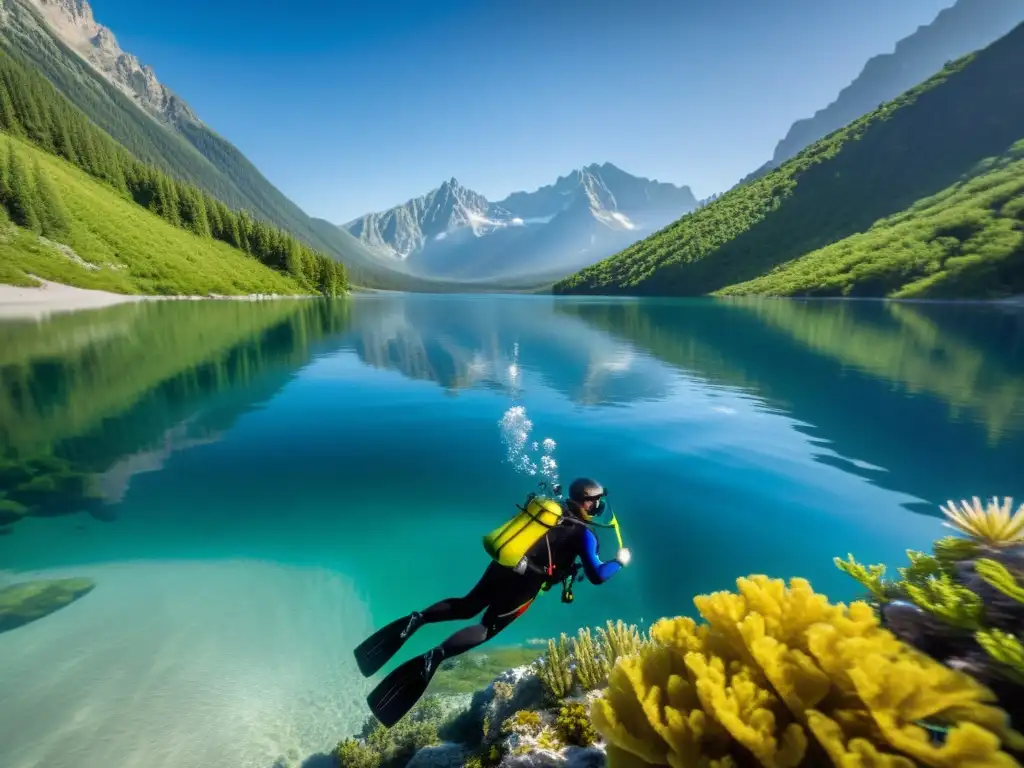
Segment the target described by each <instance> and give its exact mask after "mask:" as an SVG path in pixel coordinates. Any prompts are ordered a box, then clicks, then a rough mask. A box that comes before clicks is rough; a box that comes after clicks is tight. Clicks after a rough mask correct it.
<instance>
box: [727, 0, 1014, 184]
mask: <svg viewBox="0 0 1024 768" xmlns="http://www.w3.org/2000/svg"><path fill="white" fill-rule="evenodd" d="M1022 21H1024V3H1022V2H1020V0H957V2H956V3H954V4H953V5H952V6H951V7H949V8H944V9H943V10H942V11H940V12H939V13H938V15H937V16H936V17H935V19H934V20H933V21H932V22H931V23H930V24H927V25H924V26H921V27H918V29H917V31H915V32H914V33H913V34H911V35H908V36H907V37H905V38H903V39H902V40H899V41H898V42H897V43H896V46H895V49H894V50H893V51H892V52H891V53H884V54H880V55H878V56H874V57H872V58H870V59H868V61H867V63H866V64H865V65H864V68H863V69H862V70H861V72H860V74H859V75H858V76H857V77H856V78H855V79H854V80H853V82H851V83H850V84H849V85H848V86H846V87H845V88H843V90H841V91H840V92H839V95H838V96H837V97H836V100H835V101H833V102H832V103H831V104H829V105H828V106H827V107H825V108H824V109H820V110H818V111H817V112H815V113H814V116H813V117H809V118H806V119H803V120H798V121H796V122H795V123H793V125H792V126H791V127H790V129H789V131H788V132H787V133H786V136H785V138H783V139H782V140H780V141H779V143H778V144H777V145H776V147H775V153H774V155H773V156H772V159H771V160H770V161H768V162H767V163H765V164H764V165H763V166H761V168H759V169H758V170H756V171H754V172H753V173H752V174H750V175H749V176H748V177H747V178H746V179H744V181H749V180H751V179H753V178H757V177H759V176H762V175H764V174H765V173H767V172H768V171H769V170H771V169H772V168H777V167H778V166H780V165H782V163H784V162H786V161H787V160H789V159H790V158H792V157H794V156H795V155H796V154H797V153H799V152H800V151H801V150H802V149H804V148H805V147H807V146H809V145H810V144H813V143H814V142H815V141H817V140H818V139H821V138H824V137H825V136H827V135H828V134H830V133H832V132H833V131H835V130H838V129H839V128H842V127H843V126H844V125H847V124H848V123H851V122H853V121H854V120H856V119H857V118H858V117H861V116H862V115H866V114H867V113H868V112H871V111H872V110H874V109H875V108H876V107H877V106H878V105H879V104H881V103H882V102H885V101H889V100H891V99H894V98H896V97H897V96H899V95H900V94H901V93H903V92H904V91H907V90H909V89H911V88H912V87H914V86H915V85H917V84H918V83H920V82H922V81H923V80H925V79H927V78H928V77H930V76H931V75H932V74H933V73H935V72H938V71H939V70H940V69H941V68H942V67H943V66H944V65H945V64H946V63H947V62H949V61H951V60H953V59H959V58H960V57H962V56H964V55H966V54H968V53H970V52H971V51H976V50H979V49H981V48H984V47H985V46H987V45H990V44H991V43H993V42H995V41H996V40H998V39H999V38H1000V37H1002V36H1003V35H1005V34H1006V33H1007V32H1009V31H1010V30H1011V29H1013V28H1014V27H1015V26H1016V25H1017V24H1020V23H1021V22H1022Z"/></svg>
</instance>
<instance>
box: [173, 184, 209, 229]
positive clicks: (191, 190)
mask: <svg viewBox="0 0 1024 768" xmlns="http://www.w3.org/2000/svg"><path fill="white" fill-rule="evenodd" d="M179 194H180V196H181V197H180V199H181V218H182V221H183V222H184V224H185V226H186V227H188V228H189V229H190V230H192V231H193V232H195V233H196V234H197V235H199V236H200V237H209V236H210V221H209V219H208V218H207V216H206V209H205V208H204V207H203V199H202V197H200V195H199V190H197V189H196V188H195V187H190V186H184V185H181V188H180V190H179Z"/></svg>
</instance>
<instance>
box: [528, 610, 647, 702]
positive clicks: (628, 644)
mask: <svg viewBox="0 0 1024 768" xmlns="http://www.w3.org/2000/svg"><path fill="white" fill-rule="evenodd" d="M646 642H647V638H646V637H645V636H644V634H643V633H641V632H640V630H639V629H637V626H636V625H635V624H626V623H625V622H624V621H622V620H621V619H620V620H619V621H615V622H612V621H607V622H605V625H604V626H603V627H598V628H597V637H596V638H595V637H594V632H593V630H591V629H590V628H589V627H585V628H583V629H580V630H579V631H578V632H577V633H576V636H575V637H573V638H569V637H568V636H566V635H565V633H562V635H561V636H560V637H559V639H558V643H557V644H556V643H555V641H554V640H548V651H547V654H545V656H544V658H543V659H540V660H539V663H538V665H537V676H538V677H539V678H540V680H541V683H542V684H543V686H544V690H545V692H546V693H547V695H548V698H549V699H551V700H552V701H556V702H557V701H560V700H562V699H564V698H566V697H568V696H570V695H572V694H573V692H574V691H577V690H580V689H582V690H583V691H595V690H598V689H599V688H604V686H605V685H606V684H607V682H608V673H609V672H611V670H612V668H613V667H614V666H615V661H616V659H619V658H621V657H625V656H631V655H634V654H636V653H639V652H640V649H641V648H643V646H644V644H645V643H646Z"/></svg>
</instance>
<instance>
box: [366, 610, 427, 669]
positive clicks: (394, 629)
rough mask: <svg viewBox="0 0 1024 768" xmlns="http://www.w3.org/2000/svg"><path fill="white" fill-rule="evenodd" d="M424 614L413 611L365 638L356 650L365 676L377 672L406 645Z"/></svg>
mask: <svg viewBox="0 0 1024 768" xmlns="http://www.w3.org/2000/svg"><path fill="white" fill-rule="evenodd" d="M422 618H423V616H422V614H419V613H411V614H409V615H408V616H403V617H402V618H400V619H396V620H395V621H392V622H391V623H390V624H388V625H387V626H385V627H381V628H380V629H378V630H377V631H376V632H374V633H373V634H372V635H370V636H369V637H368V638H366V639H365V640H363V642H361V643H360V644H359V645H358V646H356V649H355V651H354V653H355V656H356V664H358V665H359V671H360V672H362V673H363V676H364V677H369V676H370V675H373V674H376V672H377V670H379V669H380V668H381V667H383V666H384V665H385V664H387V663H388V662H389V661H390V660H391V657H392V656H394V655H395V654H396V653H398V651H399V650H400V649H401V647H402V646H403V645H405V641H406V640H408V639H409V638H410V637H411V636H412V633H413V632H415V631H416V630H417V629H419V628H420V626H421V625H422V624H423V621H422Z"/></svg>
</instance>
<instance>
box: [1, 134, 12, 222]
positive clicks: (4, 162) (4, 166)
mask: <svg viewBox="0 0 1024 768" xmlns="http://www.w3.org/2000/svg"><path fill="white" fill-rule="evenodd" d="M10 201H11V145H10V144H8V143H7V142H0V203H2V204H3V207H4V208H6V209H8V210H10V207H11V206H10Z"/></svg>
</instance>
